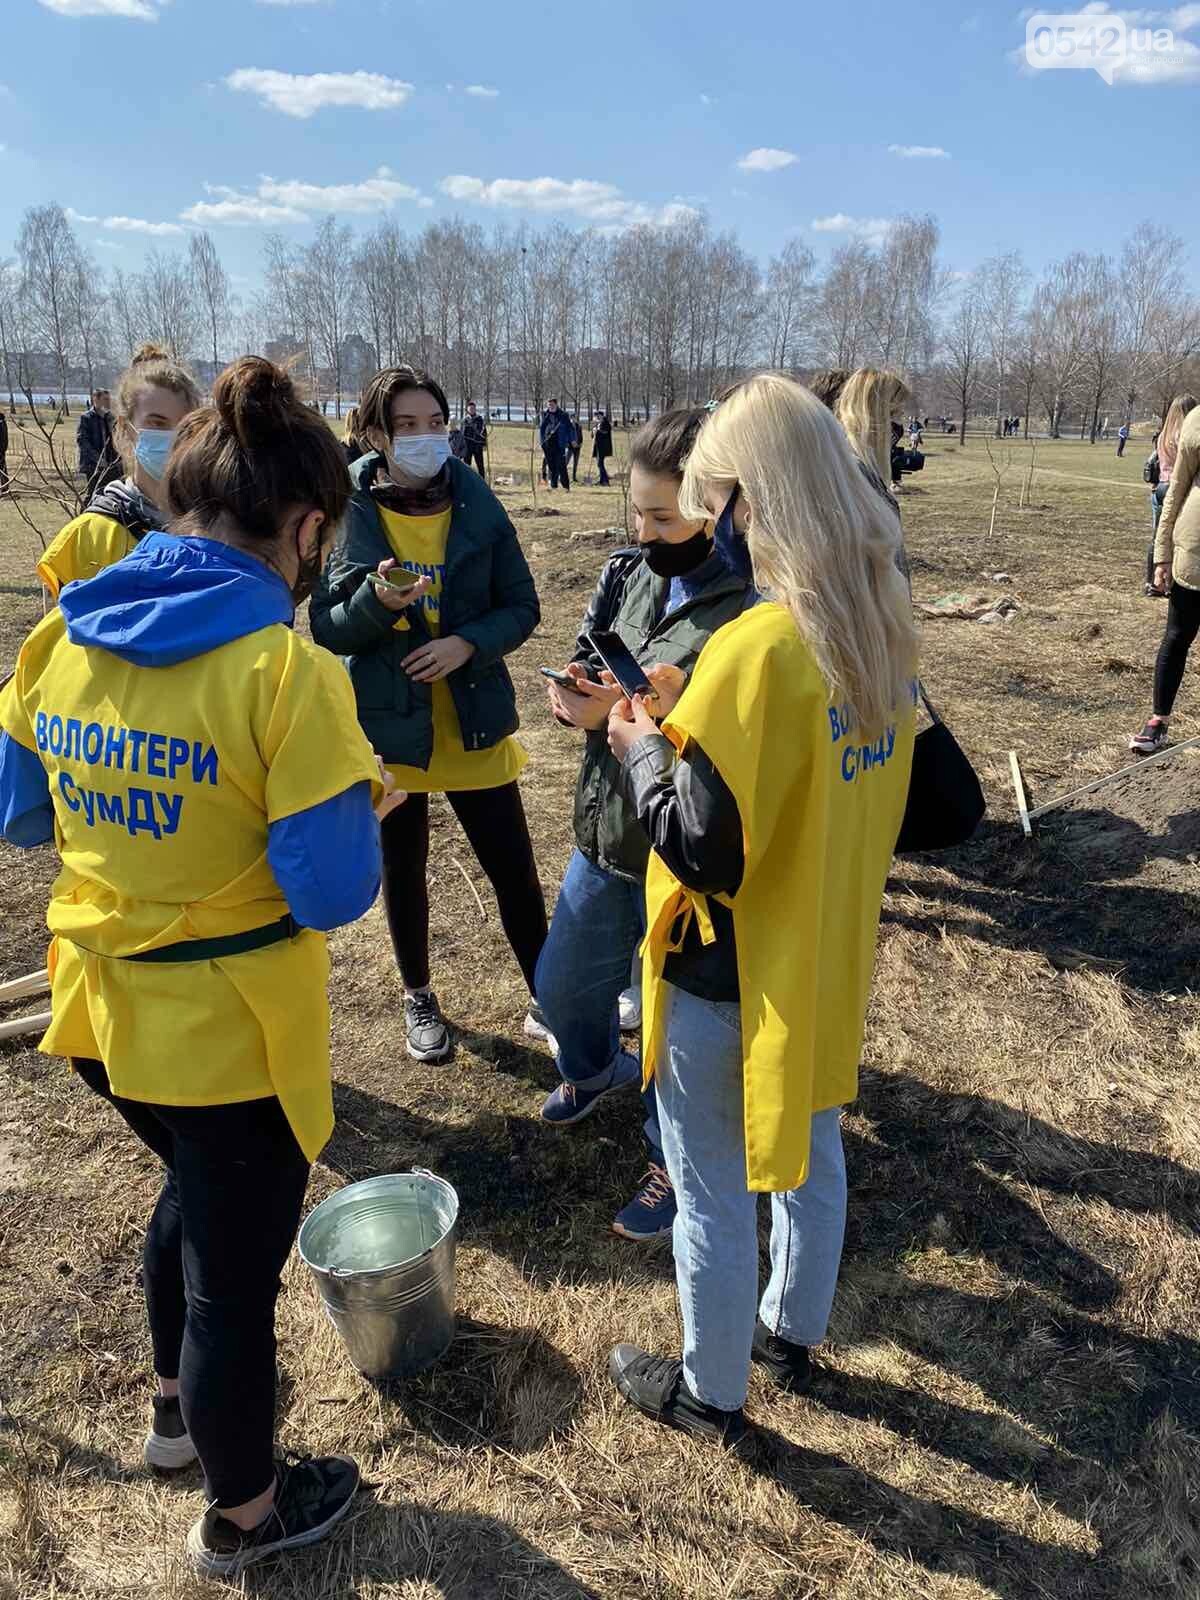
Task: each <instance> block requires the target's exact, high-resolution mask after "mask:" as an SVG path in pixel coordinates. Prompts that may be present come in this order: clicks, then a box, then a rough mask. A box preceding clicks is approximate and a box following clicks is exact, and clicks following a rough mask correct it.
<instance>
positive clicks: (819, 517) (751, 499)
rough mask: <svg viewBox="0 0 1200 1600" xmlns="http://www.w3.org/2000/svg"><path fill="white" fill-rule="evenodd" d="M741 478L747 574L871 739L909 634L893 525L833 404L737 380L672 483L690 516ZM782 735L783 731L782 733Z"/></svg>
mask: <svg viewBox="0 0 1200 1600" xmlns="http://www.w3.org/2000/svg"><path fill="white" fill-rule="evenodd" d="M737 486H740V488H741V491H742V494H743V495H744V497H745V499H746V502H747V509H748V511H749V515H750V522H749V532H748V535H747V537H748V541H749V547H750V559H751V561H752V562H753V564H754V576H755V582H756V584H757V585H758V587H759V588H760V589H761V590H762V591H763V592H764V593H765V594H768V595H769V596H770V598H771V599H773V600H776V601H778V602H779V604H780V605H782V606H785V607H786V608H787V609H788V610H789V611H790V612H791V614H792V616H793V618H794V619H795V623H796V627H797V628H798V629H799V631H800V634H801V636H802V637H803V638H804V640H805V641H806V643H807V644H808V647H809V649H810V650H811V651H812V653H813V656H814V657H815V658H816V662H817V665H818V667H819V668H820V671H821V674H822V676H823V677H824V679H825V681H826V683H827V684H828V686H829V692H830V698H831V699H837V700H846V701H849V703H850V704H851V705H852V706H853V708H854V712H855V715H856V718H857V725H858V727H859V729H860V730H861V732H862V734H863V736H864V737H865V736H868V735H870V736H878V735H879V733H881V732H882V731H883V729H884V728H885V727H886V726H887V724H888V723H889V722H890V721H891V720H892V719H893V717H894V716H895V715H896V712H897V711H898V710H899V708H900V707H901V706H903V705H904V704H905V703H906V701H907V700H908V699H910V698H911V680H912V677H913V674H914V672H915V670H916V662H917V634H916V629H915V627H914V625H913V615H912V604H911V601H910V600H909V595H908V589H907V586H906V585H905V582H904V579H903V578H902V577H901V575H900V572H899V570H898V568H897V566H896V555H897V551H898V548H899V524H898V523H897V520H896V516H895V513H894V512H893V511H892V510H891V509H890V508H889V507H888V506H887V505H886V504H885V503H884V501H883V499H882V497H881V496H880V495H879V494H878V493H877V492H876V490H875V489H873V488H872V487H871V485H870V484H869V483H868V482H867V479H866V477H865V476H864V474H863V472H862V470H861V468H860V467H859V464H858V462H857V461H856V460H855V458H854V455H853V453H852V452H851V450H850V448H849V446H848V445H847V442H846V436H845V434H844V433H843V431H842V429H841V428H840V427H839V425H838V423H837V422H836V420H835V419H834V417H833V415H832V413H831V412H829V411H827V410H826V408H825V407H824V406H823V405H822V404H821V402H820V401H819V400H817V399H816V398H815V396H814V395H812V394H810V393H809V391H808V390H807V389H806V388H805V387H804V386H803V385H802V384H800V383H797V382H796V381H795V380H794V379H792V378H788V377H785V376H784V375H783V374H782V373H778V372H764V373H760V374H759V375H758V376H757V377H753V378H748V379H746V381H745V382H744V383H741V384H739V385H737V386H736V387H735V388H734V389H733V390H732V391H731V393H730V394H729V395H728V397H727V398H726V399H725V400H723V401H722V402H721V404H720V406H719V407H718V408H717V410H716V411H715V412H714V413H713V414H712V416H711V417H710V418H709V420H708V421H707V422H706V423H705V425H704V427H703V428H702V429H701V431H700V437H699V438H698V439H697V441H696V443H695V445H694V446H693V448H692V453H691V455H690V456H689V457H688V462H687V467H686V470H685V472H684V478H683V486H682V488H681V489H680V492H679V509H680V512H681V514H682V515H683V516H684V517H685V518H687V519H688V520H689V521H694V520H699V519H700V518H701V517H709V516H711V515H712V511H711V510H710V508H709V505H708V497H710V496H711V497H712V498H713V500H714V502H715V501H717V500H725V499H728V497H729V496H730V495H731V494H732V493H733V490H734V488H735V487H737ZM781 736H782V730H781Z"/></svg>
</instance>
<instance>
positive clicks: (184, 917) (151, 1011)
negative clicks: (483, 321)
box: [0, 356, 403, 1577]
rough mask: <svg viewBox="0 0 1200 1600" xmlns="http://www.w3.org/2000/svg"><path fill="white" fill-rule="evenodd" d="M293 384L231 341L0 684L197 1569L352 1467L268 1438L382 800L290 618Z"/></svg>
mask: <svg viewBox="0 0 1200 1600" xmlns="http://www.w3.org/2000/svg"><path fill="white" fill-rule="evenodd" d="M349 490H350V486H349V482H348V480H347V477H346V466H345V462H344V461H343V459H342V452H341V447H340V445H339V444H338V442H337V440H336V439H335V438H334V436H333V434H332V433H331V432H330V430H329V429H328V427H326V425H325V423H324V422H323V421H322V420H321V419H320V418H319V417H316V416H314V415H313V413H312V412H311V411H310V410H309V409H308V407H307V406H306V405H305V404H304V403H303V402H302V401H301V399H300V398H299V396H298V395H297V394H296V392H295V389H294V388H293V386H292V382H291V379H290V378H288V377H287V376H286V375H285V374H284V373H282V372H280V371H279V370H278V369H277V368H275V367H273V366H271V365H270V364H269V363H268V362H266V361H263V360H261V359H259V358H258V357H254V356H247V357H244V358H243V359H242V360H240V361H238V362H236V363H235V364H234V365H233V366H232V367H230V368H228V370H227V371H225V372H224V373H222V374H221V376H220V377H219V378H218V379H217V382H216V385H215V387H214V392H213V404H212V406H211V407H208V408H206V409H204V410H194V411H192V413H191V414H190V415H189V416H188V417H186V418H184V420H183V421H182V423H181V424H180V427H179V433H178V436H177V438H176V440H175V445H174V449H173V450H172V452H171V458H170V461H169V462H168V463H167V465H166V471H165V474H164V475H163V477H162V480H161V493H162V503H163V505H164V506H165V507H166V508H167V509H168V510H169V511H170V512H171V514H172V517H173V528H174V533H175V535H176V536H175V537H171V536H168V535H165V534H162V533H150V534H148V535H147V536H146V537H145V538H144V539H143V540H142V541H141V543H140V544H139V545H138V547H137V549H136V550H135V551H133V552H132V553H131V554H130V555H128V556H127V557H125V558H124V559H123V560H121V561H119V562H116V563H115V564H113V565H110V566H108V567H107V568H106V569H105V570H104V571H103V572H101V573H100V574H99V575H98V576H97V577H94V578H92V579H90V580H87V581H83V582H76V583H71V584H69V585H68V586H67V587H66V588H65V589H64V590H63V593H62V595H61V597H60V602H59V607H57V608H56V609H55V610H53V611H52V612H51V613H50V614H49V615H48V616H47V617H46V618H45V620H44V621H43V622H41V623H40V624H39V625H38V627H37V628H35V629H34V631H33V633H32V634H30V636H29V638H28V639H27V640H26V641H25V644H24V645H23V646H22V648H21V652H20V654H19V656H18V658H17V666H16V671H15V673H14V675H13V678H12V680H11V682H10V683H9V684H8V686H7V688H6V689H5V690H4V692H3V694H2V695H0V728H2V729H3V731H2V732H0V831H2V832H3V835H4V837H5V839H7V840H8V842H9V843H11V844H15V845H19V846H25V847H32V846H36V845H40V844H44V843H49V842H50V841H51V840H53V841H54V843H55V845H56V847H57V849H58V852H59V854H60V856H61V858H62V870H61V872H60V874H59V877H58V880H57V882H56V884H55V886H54V891H53V895H52V898H51V901H50V910H49V916H48V922H49V925H50V931H51V933H52V935H53V940H52V942H51V946H50V955H49V968H50V982H51V991H50V993H51V1002H50V1003H51V1022H50V1027H49V1029H48V1031H47V1033H46V1036H45V1038H44V1039H43V1040H42V1042H41V1046H40V1048H41V1049H42V1050H43V1051H45V1052H46V1053H47V1054H49V1055H61V1056H67V1057H69V1058H70V1059H71V1063H72V1065H73V1067H74V1068H75V1071H76V1073H77V1074H78V1075H79V1077H80V1078H82V1080H83V1081H84V1083H85V1084H86V1085H87V1086H88V1087H89V1089H91V1090H93V1091H94V1092H95V1093H96V1094H98V1095H100V1096H101V1097H102V1098H103V1099H105V1100H107V1101H109V1102H110V1103H111V1104H112V1106H113V1108H114V1110H115V1111H116V1113H117V1114H118V1115H119V1116H120V1117H121V1118H122V1119H123V1121H124V1122H125V1123H126V1124H127V1126H128V1127H129V1128H130V1129H131V1131H132V1132H133V1133H134V1134H135V1136H136V1137H137V1138H139V1139H140V1140H141V1141H142V1143H143V1144H145V1145H146V1146H147V1147H148V1148H149V1149H150V1150H151V1151H152V1152H153V1153H154V1154H155V1155H156V1156H158V1157H159V1159H160V1160H161V1161H162V1163H163V1166H164V1167H165V1169H166V1177H165V1182H164V1184H163V1188H162V1192H161V1194H160V1196H159V1199H158V1203H157V1205H156V1206H155V1209H154V1214H153V1217H152V1218H151V1221H150V1225H149V1228H148V1230H147V1232H146V1237H145V1244H144V1250H143V1261H142V1272H143V1282H144V1288H145V1295H146V1309H147V1313H148V1318H149V1323H150V1333H151V1342H152V1345H153V1353H154V1371H155V1374H156V1376H157V1379H158V1393H157V1394H156V1395H155V1397H154V1400H153V1421H152V1424H151V1429H150V1432H149V1435H148V1437H147V1439H146V1442H145V1446H144V1456H145V1460H146V1462H147V1464H148V1465H150V1466H153V1467H156V1468H159V1469H162V1470H173V1469H180V1468H183V1467H186V1466H189V1465H190V1464H191V1463H193V1462H194V1461H195V1460H196V1459H197V1457H198V1458H199V1461H200V1465H201V1467H202V1468H203V1470H204V1475H205V1480H206V1485H207V1498H208V1500H209V1502H210V1504H209V1506H208V1509H207V1510H206V1511H205V1513H204V1515H203V1516H202V1517H201V1519H200V1520H199V1521H198V1522H197V1523H196V1524H195V1525H194V1526H193V1527H192V1529H191V1532H190V1533H189V1535H188V1539H187V1549H188V1554H189V1556H190V1558H191V1561H192V1563H193V1564H194V1565H195V1566H196V1567H197V1568H198V1569H199V1571H201V1572H202V1573H204V1574H206V1575H207V1576H210V1577H217V1576H236V1575H237V1574H238V1573H240V1572H241V1570H242V1569H243V1568H244V1567H245V1566H247V1565H248V1564H250V1563H251V1562H255V1561H259V1560H261V1559H263V1558H265V1557H267V1556H271V1555H274V1554H276V1553H277V1552H279V1551H284V1550H291V1549H294V1548H298V1547H299V1546H301V1545H309V1544H313V1543H315V1542H316V1541H317V1540H318V1539H321V1538H323V1537H325V1535H326V1534H327V1533H328V1532H329V1531H330V1530H331V1529H332V1528H333V1527H334V1526H335V1525H336V1524H337V1523H338V1522H339V1521H340V1520H341V1519H342V1518H343V1517H344V1516H345V1515H346V1514H347V1512H349V1510H350V1509H351V1506H352V1505H353V1502H354V1498H355V1495H356V1493H357V1490H358V1486H359V1474H358V1468H357V1467H356V1466H355V1465H354V1463H353V1462H352V1461H349V1460H347V1459H346V1458H345V1457H343V1456H324V1457H320V1458H316V1459H314V1458H311V1457H303V1458H301V1457H298V1456H289V1455H284V1454H280V1453H277V1452H276V1450H275V1447H274V1437H275V1390H276V1361H275V1304H276V1300H277V1298H278V1295H279V1278H280V1273H281V1271H282V1270H283V1266H284V1263H285V1262H286V1260H287V1258H288V1255H289V1253H290V1251H291V1247H292V1241H293V1239H294V1237H295V1233H296V1228H297V1225H298V1224H299V1221H300V1213H301V1210H302V1207H303V1204H304V1194H305V1188H306V1186H307V1183H308V1174H309V1166H310V1163H311V1162H313V1161H315V1160H316V1158H317V1156H318V1155H319V1153H320V1151H321V1149H322V1147H323V1146H324V1144H325V1142H326V1140H327V1139H328V1138H329V1135H330V1133H331V1132H332V1130H333V1098H332V1086H331V1082H330V1070H329V1003H328V998H327V994H326V986H327V982H328V978H329V955H328V951H327V949H326V941H325V937H324V933H323V932H322V931H320V930H323V929H328V928H334V927H337V926H339V925H340V924H342V923H346V922H353V921H354V920H355V919H356V918H358V917H360V916H361V915H362V914H363V913H364V912H365V911H366V910H367V908H368V907H369V906H370V905H371V903H372V901H373V900H374V899H375V896H376V895H377V893H378V891H379V877H380V852H379V825H378V822H377V820H376V812H375V809H374V808H375V807H376V805H378V807H379V809H380V811H382V810H384V809H386V807H387V806H388V805H391V804H393V803H395V800H396V799H397V798H399V799H402V798H403V796H399V797H397V796H394V795H388V794H387V793H386V789H387V786H386V785H384V784H382V783H381V782H380V774H379V770H378V767H377V763H376V759H375V756H374V754H373V752H372V750H371V747H370V745H369V744H368V743H367V741H366V739H365V738H364V737H363V735H362V733H361V731H360V730H359V728H358V727H357V726H356V725H355V722H354V712H353V696H352V694H351V691H350V686H349V684H348V682H347V681H346V676H345V674H344V673H343V672H342V671H341V669H340V668H339V667H338V664H337V663H336V662H335V661H333V660H332V659H331V658H330V657H329V656H328V655H327V654H326V653H325V652H324V651H323V650H318V649H316V648H315V647H314V646H313V645H312V644H311V643H310V642H309V641H308V640H307V639H305V638H304V637H303V636H302V635H301V634H300V633H299V632H298V631H297V630H296V629H295V627H294V626H293V620H294V614H295V608H296V605H297V604H298V603H299V602H300V601H301V600H303V599H304V597H305V596H306V595H307V593H308V590H309V587H310V586H311V584H312V582H313V580H314V578H315V577H316V575H317V573H318V572H319V571H320V568H321V564H322V562H323V560H324V558H325V553H326V550H327V548H328V545H329V543H330V539H331V535H332V533H333V530H334V529H335V528H336V527H337V525H338V523H339V521H340V520H341V517H342V513H343V511H344V509H345V506H346V501H347V499H348V497H349Z"/></svg>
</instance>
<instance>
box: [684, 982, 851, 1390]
mask: <svg viewBox="0 0 1200 1600" xmlns="http://www.w3.org/2000/svg"><path fill="white" fill-rule="evenodd" d="M666 1003H667V1020H666V1049H665V1050H664V1051H663V1052H662V1056H661V1058H660V1060H659V1065H658V1071H657V1074H656V1085H657V1089H658V1115H659V1126H660V1128H661V1130H662V1141H663V1151H664V1153H665V1155H666V1162H667V1171H668V1173H669V1174H670V1178H671V1182H672V1184H673V1185H674V1187H675V1198H676V1200H677V1202H678V1205H679V1210H678V1213H677V1215H676V1218H675V1232H674V1249H675V1279H676V1283H677V1284H678V1287H679V1304H680V1310H681V1312H682V1316H683V1371H684V1377H685V1378H686V1380H687V1385H688V1388H689V1389H690V1390H691V1391H692V1393H693V1394H694V1395H695V1396H696V1398H697V1399H698V1400H703V1401H704V1402H705V1404H707V1405H710V1406H719V1407H720V1408H721V1409H722V1410H723V1411H736V1410H737V1408H738V1407H739V1406H741V1405H743V1404H744V1403H745V1399H746V1390H747V1387H748V1385H749V1381H750V1347H751V1344H752V1343H753V1340H754V1320H755V1314H756V1310H757V1315H759V1316H761V1318H762V1320H763V1322H764V1323H765V1324H766V1326H767V1327H768V1328H769V1329H770V1330H771V1332H772V1333H775V1334H778V1335H779V1337H780V1338H782V1339H788V1340H790V1341H791V1342H792V1343H793V1344H802V1345H815V1344H820V1343H821V1341H822V1340H823V1339H824V1337H825V1334H826V1330H827V1328H828V1326H829V1313H830V1311H831V1309H832V1307H833V1296H834V1291H835V1289H836V1288H837V1277H838V1268H839V1266H840V1265H841V1259H842V1242H843V1239H844V1236H845V1231H846V1162H845V1157H844V1154H843V1151H842V1130H841V1108H840V1107H837V1106H835V1107H834V1108H833V1109H832V1110H830V1111H820V1112H818V1113H817V1114H816V1116H814V1117H813V1119H812V1157H811V1160H810V1164H809V1173H808V1181H807V1183H805V1184H804V1186H803V1188H800V1189H790V1190H788V1191H787V1192H786V1193H784V1194H775V1195H772V1196H771V1276H770V1279H769V1281H768V1283H767V1289H766V1293H765V1294H764V1295H763V1297H762V1303H761V1305H757V1306H756V1302H757V1301H758V1195H757V1194H752V1193H751V1192H750V1191H749V1190H748V1189H747V1188H746V1141H745V1121H744V1111H743V1098H742V1031H741V1019H740V1014H739V1007H738V1006H737V1004H736V1003H734V1004H729V1005H720V1004H716V1003H714V1002H712V1001H708V1000H697V999H696V998H695V996H693V995H690V994H685V993H684V991H683V990H682V989H676V988H674V987H673V986H671V985H668V986H667V1001H666Z"/></svg>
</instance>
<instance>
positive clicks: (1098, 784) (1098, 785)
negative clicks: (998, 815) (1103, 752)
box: [1029, 733, 1200, 822]
mask: <svg viewBox="0 0 1200 1600" xmlns="http://www.w3.org/2000/svg"><path fill="white" fill-rule="evenodd" d="M1195 745H1200V733H1197V734H1193V736H1192V737H1191V738H1190V739H1181V740H1180V742H1179V743H1178V744H1172V745H1168V746H1167V748H1166V749H1165V750H1160V751H1159V752H1158V754H1157V755H1153V756H1142V758H1141V760H1139V761H1134V762H1132V763H1131V765H1129V766H1128V767H1122V768H1121V769H1120V771H1119V772H1110V773H1109V775H1108V777H1107V778H1094V779H1093V780H1092V782H1091V783H1085V784H1083V785H1082V786H1081V787H1080V788H1078V789H1072V790H1071V791H1070V793H1069V794H1060V795H1059V796H1058V797H1057V799H1054V800H1047V802H1046V804H1045V805H1044V806H1038V807H1037V808H1036V810H1034V811H1031V812H1030V813H1029V820H1030V822H1036V821H1037V819H1038V818H1039V817H1044V816H1045V815H1046V813H1047V811H1053V810H1054V809H1055V807H1056V806H1065V805H1066V803H1067V801H1068V800H1078V799H1079V797H1080V795H1083V794H1092V793H1094V791H1095V790H1097V789H1103V788H1104V786H1105V785H1106V784H1109V783H1115V782H1116V781H1117V779H1118V778H1127V777H1129V776H1130V774H1131V773H1134V772H1145V770H1146V768H1147V767H1152V766H1153V765H1154V763H1155V762H1156V761H1165V760H1166V759H1167V757H1168V756H1177V755H1178V754H1179V752H1180V751H1181V750H1188V749H1191V748H1192V747H1193V746H1195Z"/></svg>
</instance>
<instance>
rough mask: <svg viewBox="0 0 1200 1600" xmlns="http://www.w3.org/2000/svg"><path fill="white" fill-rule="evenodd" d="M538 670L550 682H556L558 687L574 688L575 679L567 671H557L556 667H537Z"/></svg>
mask: <svg viewBox="0 0 1200 1600" xmlns="http://www.w3.org/2000/svg"><path fill="white" fill-rule="evenodd" d="M538 671H539V672H540V673H541V675H542V677H543V678H549V679H550V682H551V683H556V684H557V685H558V687H559V688H560V689H572V690H574V689H575V679H574V678H573V677H572V676H571V674H570V673H569V672H559V671H558V669H557V668H556V667H539V668H538ZM576 692H578V691H576Z"/></svg>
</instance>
